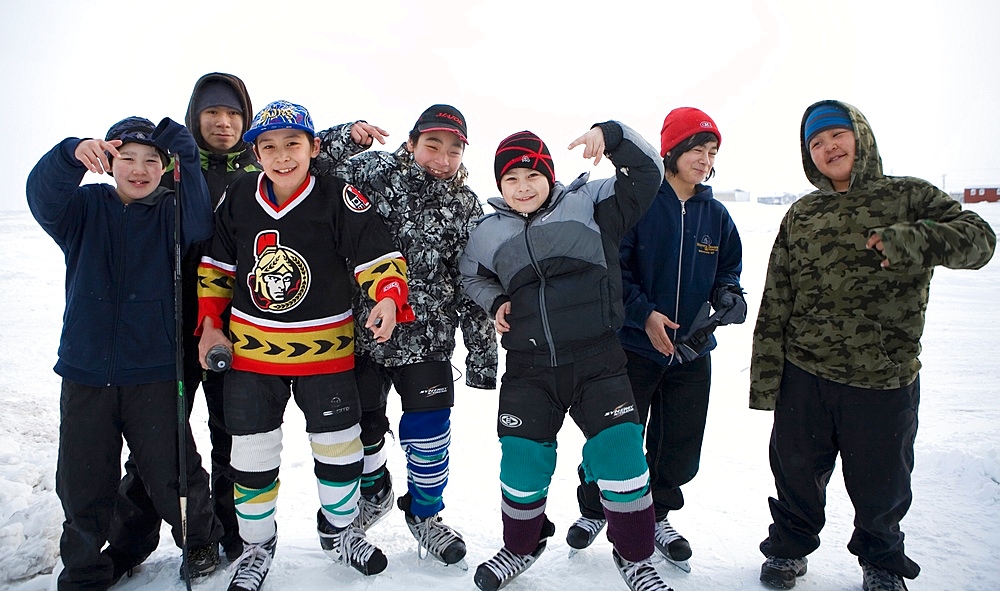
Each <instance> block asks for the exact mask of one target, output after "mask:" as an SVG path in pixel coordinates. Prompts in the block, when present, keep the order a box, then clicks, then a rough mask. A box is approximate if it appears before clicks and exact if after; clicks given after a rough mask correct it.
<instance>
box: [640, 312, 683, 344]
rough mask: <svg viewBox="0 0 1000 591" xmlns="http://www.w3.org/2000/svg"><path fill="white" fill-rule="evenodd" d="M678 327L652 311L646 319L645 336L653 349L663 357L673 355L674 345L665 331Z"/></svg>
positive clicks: (678, 325) (678, 326)
mask: <svg viewBox="0 0 1000 591" xmlns="http://www.w3.org/2000/svg"><path fill="white" fill-rule="evenodd" d="M680 326H681V325H680V324H677V323H676V322H674V321H673V320H671V319H669V318H667V317H666V316H664V315H663V314H660V313H659V312H657V311H656V310H653V311H652V312H650V313H649V317H648V318H646V336H648V337H649V342H650V343H652V344H653V348H654V349H656V350H657V351H659V352H660V353H663V354H664V355H673V354H674V344H673V343H672V342H671V341H670V337H668V336H667V329H668V328H670V329H676V328H680Z"/></svg>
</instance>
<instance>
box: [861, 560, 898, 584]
mask: <svg viewBox="0 0 1000 591" xmlns="http://www.w3.org/2000/svg"><path fill="white" fill-rule="evenodd" d="M858 562H860V563H861V571H862V572H863V573H864V576H865V579H864V582H863V583H862V585H861V588H862V589H864V590H865V591H906V583H904V582H903V577H901V576H899V575H897V574H896V573H894V572H892V571H890V570H886V569H884V568H880V567H877V566H875V565H874V564H871V563H870V562H867V561H864V560H859V561H858Z"/></svg>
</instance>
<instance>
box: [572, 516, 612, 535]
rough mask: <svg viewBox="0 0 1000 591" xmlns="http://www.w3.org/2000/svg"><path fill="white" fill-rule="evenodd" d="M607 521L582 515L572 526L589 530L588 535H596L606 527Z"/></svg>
mask: <svg viewBox="0 0 1000 591" xmlns="http://www.w3.org/2000/svg"><path fill="white" fill-rule="evenodd" d="M604 524H605V521H604V520H603V519H591V518H589V517H580V518H579V519H577V520H576V522H574V523H573V525H572V527H578V528H580V529H582V530H584V531H586V532H587V535H589V536H590V537H594V536H596V535H597V534H598V532H600V531H601V529H603V528H604Z"/></svg>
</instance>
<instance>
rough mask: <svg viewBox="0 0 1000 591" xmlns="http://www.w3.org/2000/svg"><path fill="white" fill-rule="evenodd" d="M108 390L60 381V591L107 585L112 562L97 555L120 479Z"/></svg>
mask: <svg viewBox="0 0 1000 591" xmlns="http://www.w3.org/2000/svg"><path fill="white" fill-rule="evenodd" d="M118 411H119V407H118V396H117V395H116V393H115V392H114V389H112V388H95V387H91V386H84V385H82V384H77V383H75V382H71V381H69V380H65V379H64V380H63V382H62V392H61V394H60V399H59V459H58V463H57V465H56V494H58V496H59V500H60V502H61V503H62V507H63V512H64V514H65V517H66V521H64V522H63V533H62V537H61V538H60V540H59V547H60V551H61V553H62V561H63V565H64V568H63V571H62V572H61V573H59V580H58V588H59V590H60V591H70V590H73V591H84V590H88V591H89V590H98V591H103V590H104V589H107V588H108V586H110V584H111V575H112V572H113V565H112V562H111V559H110V558H108V557H107V556H102V555H101V548H102V547H103V546H104V542H105V539H106V538H107V534H108V529H109V527H110V522H111V513H112V509H113V505H114V500H115V488H116V487H117V486H118V479H119V478H120V477H121V451H122V432H121V429H122V427H121V416H120V414H119V412H118Z"/></svg>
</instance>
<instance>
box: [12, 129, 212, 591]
mask: <svg viewBox="0 0 1000 591" xmlns="http://www.w3.org/2000/svg"><path fill="white" fill-rule="evenodd" d="M168 151H169V152H171V153H174V154H176V155H177V156H178V157H179V158H180V166H181V167H182V170H183V175H182V177H181V178H182V180H181V183H182V191H181V193H180V194H181V196H182V200H183V203H182V204H180V207H181V213H182V220H181V227H180V231H179V232H178V235H179V240H180V241H181V247H182V248H183V249H186V248H187V247H188V246H190V245H191V244H192V243H194V242H196V241H199V240H205V239H207V238H209V237H210V236H211V235H212V209H211V205H210V203H209V198H208V189H207V187H206V186H205V180H204V178H203V177H202V176H201V174H200V171H199V170H198V149H197V146H196V145H195V142H194V139H193V138H192V137H191V134H190V133H188V131H187V129H185V128H184V126H182V125H180V124H178V123H175V122H173V121H171V120H170V119H163V121H161V122H160V124H159V126H156V127H155V128H154V126H153V124H152V122H150V121H148V120H147V119H143V118H140V117H129V118H127V119H124V120H122V121H120V122H118V123H116V124H115V125H114V126H112V127H111V129H110V130H109V131H108V134H107V136H106V138H105V139H104V140H99V139H84V140H80V139H77V138H67V139H65V140H63V141H62V142H60V143H59V144H58V145H56V146H55V147H54V148H53V149H52V150H50V151H49V153H48V154H46V155H45V156H43V157H42V159H41V160H40V161H39V162H38V164H37V165H35V168H34V169H33V170H32V171H31V174H30V175H29V176H28V183H27V196H28V206H29V208H30V209H31V213H32V215H33V216H34V217H35V220H37V221H38V223H39V224H40V225H41V226H42V228H43V229H44V230H45V231H46V233H48V234H49V235H50V236H51V237H52V238H53V239H54V240H55V241H56V243H57V244H58V245H59V247H60V248H61V249H62V251H63V253H64V254H65V256H66V311H65V313H64V315H63V330H62V336H61V338H60V343H59V360H58V362H57V363H56V366H55V372H56V373H57V374H59V375H60V376H62V378H63V381H62V394H61V396H60V401H59V407H60V425H59V460H58V465H57V468H56V493H57V494H58V495H59V499H60V501H61V502H62V506H63V511H64V512H65V514H66V521H65V523H64V524H63V534H62V538H61V540H60V548H61V552H62V561H63V564H64V566H65V568H64V569H63V571H62V572H61V573H60V574H59V578H58V588H59V590H60V591H69V590H73V589H88V590H91V589H107V588H108V587H110V586H111V585H113V584H114V583H115V581H116V580H117V577H120V576H121V575H122V574H124V573H123V572H119V571H117V569H115V563H114V560H113V557H112V556H110V555H109V554H108V553H107V552H102V551H101V549H102V547H103V546H104V544H105V541H106V540H107V537H108V531H109V526H110V521H111V513H112V508H113V506H114V501H115V496H116V489H117V486H118V481H119V479H120V478H121V462H120V458H121V452H122V438H123V437H124V439H125V440H126V441H127V442H128V446H129V449H130V450H131V452H132V456H133V458H134V459H135V462H136V464H137V466H138V468H139V470H140V471H141V472H142V474H143V479H144V481H145V483H146V490H147V492H148V494H149V497H150V499H151V500H152V502H153V505H154V507H155V508H156V511H157V512H158V513H159V515H160V517H162V518H163V519H164V520H165V521H167V522H168V523H169V524H170V525H171V526H172V527H173V532H174V540H175V542H176V543H177V544H178V546H180V545H181V541H182V540H181V535H182V534H181V522H182V519H184V518H185V517H186V518H187V523H188V529H187V543H188V544H189V545H190V547H191V548H192V549H193V550H192V552H191V556H190V558H189V563H190V564H189V565H190V567H191V575H192V577H194V576H202V575H206V574H208V573H209V572H211V571H212V570H214V568H215V565H216V563H217V562H218V550H217V544H218V540H219V538H220V537H221V536H222V528H221V527H220V525H219V522H218V521H217V520H216V519H215V516H214V515H213V513H212V508H211V506H210V505H209V504H208V499H209V493H208V474H207V473H206V472H205V470H204V469H202V467H201V458H200V457H199V455H198V453H197V451H196V450H195V447H194V440H193V438H192V437H191V432H190V429H187V433H186V438H187V447H186V453H187V455H186V458H187V465H186V466H185V470H186V472H187V483H188V497H189V498H190V499H202V500H203V501H204V502H194V503H190V504H188V506H187V512H186V515H181V511H180V502H179V496H178V490H179V486H178V480H179V476H178V470H177V459H178V450H177V442H178V432H177V429H178V421H177V395H178V394H177V383H176V381H175V379H176V372H177V369H176V366H175V358H176V349H175V343H176V339H177V335H176V334H175V332H176V330H175V322H174V298H175V294H174V258H175V257H174V253H175V250H174V249H175V230H174V216H175V208H176V207H177V204H176V196H175V193H174V192H173V191H170V190H168V189H165V188H163V187H159V186H158V184H159V182H160V176H161V175H162V174H163V169H164V168H165V166H166V165H167V152H168ZM88 170H90V171H91V172H96V173H100V172H108V173H109V174H111V175H112V176H113V177H114V179H115V182H116V184H117V187H113V186H111V185H107V184H88V185H83V186H81V185H80V181H81V180H83V176H84V174H85V173H86V172H87V171H88ZM185 427H186V425H185ZM200 548H208V549H209V552H207V553H206V552H199V551H198V550H199V549H200ZM211 549H215V552H214V553H212V552H211ZM196 557H203V558H204V560H203V561H201V562H198V563H197V564H196V563H195V562H194V558H196Z"/></svg>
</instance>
